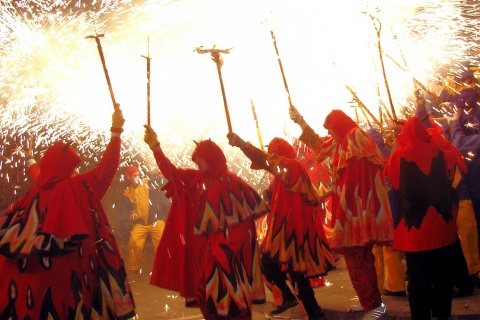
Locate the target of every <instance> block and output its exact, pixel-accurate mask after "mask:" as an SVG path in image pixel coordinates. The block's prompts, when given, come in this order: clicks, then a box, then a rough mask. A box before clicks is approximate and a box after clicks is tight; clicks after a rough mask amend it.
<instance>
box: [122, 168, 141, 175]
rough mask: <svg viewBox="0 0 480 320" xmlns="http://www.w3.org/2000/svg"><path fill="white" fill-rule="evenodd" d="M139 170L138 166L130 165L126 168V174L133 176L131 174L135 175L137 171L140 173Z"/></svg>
mask: <svg viewBox="0 0 480 320" xmlns="http://www.w3.org/2000/svg"><path fill="white" fill-rule="evenodd" d="M139 172H140V170H138V167H137V166H130V167H128V168H127V170H125V174H126V175H127V176H131V175H133V174H135V173H139Z"/></svg>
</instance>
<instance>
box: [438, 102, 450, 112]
mask: <svg viewBox="0 0 480 320" xmlns="http://www.w3.org/2000/svg"><path fill="white" fill-rule="evenodd" d="M438 107H439V108H440V110H441V111H442V112H444V113H452V112H453V108H452V104H451V103H450V102H442V103H440V104H439V105H438Z"/></svg>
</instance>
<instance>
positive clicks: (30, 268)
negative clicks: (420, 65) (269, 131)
mask: <svg viewBox="0 0 480 320" xmlns="http://www.w3.org/2000/svg"><path fill="white" fill-rule="evenodd" d="M445 81H446V82H448V86H445V87H444V89H443V91H442V94H441V95H440V96H439V99H440V100H441V102H442V103H441V104H437V105H435V106H434V107H432V106H427V103H426V102H427V99H426V98H425V97H424V96H422V95H417V97H416V101H415V110H414V112H413V113H414V114H413V115H410V116H408V117H407V116H406V117H405V119H402V120H397V121H394V123H393V125H394V127H391V128H362V127H361V125H360V124H359V123H357V122H356V121H354V120H353V119H352V118H351V117H349V116H348V115H347V114H346V113H344V112H343V111H341V110H337V109H333V110H332V111H331V112H330V113H329V114H328V115H327V117H326V118H325V119H324V122H323V127H324V128H325V129H326V130H327V132H328V135H326V136H320V135H318V134H317V133H316V132H315V131H314V129H313V128H312V127H311V126H310V125H309V124H308V123H307V122H306V120H305V119H304V117H303V116H302V115H301V112H300V110H299V109H297V108H296V107H295V106H293V105H292V106H290V109H289V111H288V112H289V116H290V118H291V120H292V121H293V122H294V123H296V124H298V125H299V127H300V128H301V135H300V136H299V138H298V140H295V144H294V143H293V141H292V143H290V142H288V141H287V140H285V139H283V138H280V137H275V138H273V139H272V140H271V141H270V142H269V144H268V150H263V149H260V148H257V147H255V146H254V145H253V144H252V143H250V142H247V141H244V140H243V139H242V138H241V137H240V136H238V135H237V134H236V133H234V132H229V133H228V134H227V139H228V141H229V143H230V145H231V146H233V147H238V148H239V149H240V150H241V151H242V152H243V154H244V155H245V156H246V157H247V158H248V159H250V161H251V166H250V168H248V169H250V170H264V171H265V172H266V173H267V174H269V176H270V177H271V179H270V186H268V187H269V188H268V192H266V193H265V194H264V195H261V194H259V193H258V192H257V190H256V189H255V188H253V187H252V186H251V185H250V184H249V183H248V181H244V180H243V179H241V178H240V177H239V176H237V175H236V174H235V173H233V172H231V171H230V170H229V164H228V163H227V158H226V157H225V153H224V151H223V150H222V149H221V148H220V147H219V146H218V145H217V144H216V143H215V142H214V141H212V140H203V141H199V142H195V148H194V151H193V153H192V155H191V160H192V162H193V163H194V164H195V165H196V169H191V168H183V167H179V166H176V165H175V164H174V163H173V162H172V161H171V160H170V159H169V157H168V155H167V154H166V153H165V152H164V150H163V149H162V147H161V143H160V141H159V139H158V136H157V134H156V132H155V131H154V129H153V128H152V127H150V126H145V136H144V141H145V143H146V144H147V145H148V146H149V147H150V149H151V152H152V155H153V157H154V159H155V161H156V165H157V166H158V171H157V172H155V173H152V174H149V175H148V174H143V170H142V168H141V167H139V166H138V165H136V164H131V165H130V166H128V167H127V168H126V169H125V170H124V171H123V172H124V174H123V176H124V177H125V181H126V182H127V185H126V186H125V188H124V189H123V190H122V192H121V194H119V195H118V199H116V200H115V203H116V211H115V214H116V215H117V221H119V222H120V224H119V226H118V227H117V228H116V233H115V232H114V231H113V229H112V226H111V224H110V222H109V219H108V218H107V215H106V213H105V208H104V206H103V205H102V198H103V197H104V195H105V194H106V193H107V191H108V189H109V187H110V185H111V184H112V181H113V180H114V179H115V176H116V174H117V172H118V171H119V164H120V146H121V143H122V141H121V138H120V136H121V133H122V132H123V129H122V128H123V124H124V122H125V119H124V118H123V115H122V112H121V109H120V106H119V105H116V107H115V109H114V113H113V115H112V127H111V139H110V142H109V144H108V145H107V147H106V149H105V152H104V154H103V157H102V158H101V160H100V161H99V162H98V164H97V165H96V167H94V168H93V169H91V170H89V171H88V172H86V173H79V172H77V171H76V168H77V167H78V166H79V164H80V162H81V157H80V156H79V155H78V153H77V152H76V151H75V149H74V148H72V146H71V145H70V143H69V142H66V141H58V142H56V143H55V144H53V145H52V146H50V147H49V148H48V150H47V151H46V152H45V154H44V155H43V157H42V158H41V159H40V163H39V164H38V163H37V161H36V159H35V157H34V156H33V155H31V154H30V155H29V157H28V158H27V160H26V171H27V173H28V175H29V177H30V179H31V181H32V185H33V186H32V187H31V189H30V190H29V191H28V192H27V193H26V194H25V195H24V196H23V197H22V198H20V199H19V200H18V201H16V202H15V203H13V204H12V205H10V206H9V207H8V208H7V209H6V210H4V211H2V212H1V213H0V270H1V271H2V276H1V277H0V318H2V319H51V318H53V319H129V318H133V317H134V316H135V303H134V297H133V295H132V292H131V288H130V284H129V280H128V276H129V275H131V274H135V273H138V272H140V271H141V268H142V262H143V261H144V259H145V258H144V256H145V254H146V252H145V241H146V239H147V237H148V236H150V238H151V241H152V243H153V252H152V253H151V254H152V255H155V257H154V265H153V270H152V274H151V278H150V284H152V285H156V286H160V287H162V288H166V289H170V290H174V291H178V292H179V294H180V295H181V296H182V297H184V298H185V305H186V306H187V307H190V306H195V307H198V308H199V309H200V310H201V313H202V315H203V317H204V318H205V319H251V318H252V305H253V304H261V303H265V301H266V292H265V290H266V289H268V290H277V292H278V293H279V297H278V298H279V299H276V300H275V308H274V309H273V310H272V311H271V312H270V313H269V315H270V316H272V317H275V316H277V315H279V314H281V313H283V312H285V311H287V310H289V309H290V308H293V307H295V306H297V305H300V306H301V309H302V310H303V311H304V313H305V317H307V318H308V319H312V320H313V319H326V318H327V317H326V315H325V312H324V310H323V309H322V307H321V304H322V302H321V301H317V299H316V298H315V294H314V289H313V285H312V279H315V278H318V277H322V276H325V275H327V274H328V272H329V271H331V270H333V269H335V261H336V258H337V257H340V256H341V257H343V259H344V260H345V263H346V267H347V270H348V274H349V277H350V280H351V283H352V285H353V287H354V289H355V291H356V293H357V295H358V299H359V302H360V304H361V307H362V308H363V311H364V319H379V318H381V317H383V316H384V315H386V313H387V308H388V305H386V304H385V303H384V301H383V299H382V296H383V295H393V296H408V301H409V306H410V313H411V317H412V319H420V320H425V319H431V318H432V317H435V318H437V319H448V318H449V317H450V316H451V308H452V299H453V298H455V297H460V296H465V295H471V294H473V292H474V287H475V286H479V285H480V278H479V276H480V253H479V237H478V232H479V226H480V223H478V222H479V219H480V195H479V193H478V190H479V188H480V187H479V183H480V182H479V181H480V179H478V170H480V162H479V161H480V160H479V159H480V157H477V156H476V155H477V154H478V153H479V152H480V139H479V137H480V136H479V134H480V132H479V130H480V129H479V124H480V111H479V106H478V100H479V90H478V86H477V82H476V79H475V77H474V75H473V72H472V71H471V70H470V69H469V68H466V70H465V72H463V73H462V75H461V77H458V78H457V79H452V78H449V79H446V80H445ZM425 94H427V93H425ZM430 94H431V93H430ZM445 110H447V111H445ZM445 112H447V113H446V114H445ZM387 130H389V131H391V132H394V138H393V142H392V140H389V141H388V144H387V143H386V139H385V136H384V133H385V131H387ZM389 139H391V136H390V137H389ZM299 142H301V143H302V144H303V148H304V150H303V151H304V153H303V154H302V156H300V154H301V152H300V150H299V149H300V147H299V144H298V143H299ZM307 148H308V150H309V153H310V156H309V158H308V159H305V158H302V157H304V156H305V154H306V153H305V150H306V149H307ZM307 161H314V162H317V165H318V167H315V168H317V171H319V172H320V171H321V172H320V173H312V172H310V171H311V170H310V167H307ZM320 165H321V166H325V167H326V168H327V169H325V170H324V167H321V166H320ZM325 172H327V173H328V174H324V173H325ZM142 174H143V178H142ZM319 176H321V178H320V180H322V181H321V182H319V181H318V180H319ZM320 184H321V185H323V186H325V185H328V188H327V189H328V193H327V192H325V190H321V189H323V188H319V185H320ZM267 194H268V197H267V196H266V195H267ZM327 197H328V199H329V209H328V211H329V219H326V217H325V214H326V213H325V203H326V199H327ZM259 219H262V221H264V223H265V224H266V230H265V234H263V235H262V236H261V239H262V241H261V243H260V242H259V241H258V239H259V234H258V232H259V231H258V228H257V225H256V223H257V221H259ZM326 220H329V222H328V224H327V223H326V222H325V221H326ZM432 235H435V236H432ZM117 240H118V241H119V243H118V244H117ZM122 242H125V244H126V246H127V253H126V255H127V256H128V261H127V263H125V262H124V260H123V253H122V250H120V249H119V247H120V245H121V244H122ZM404 261H405V263H404Z"/></svg>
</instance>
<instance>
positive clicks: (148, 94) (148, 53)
mask: <svg viewBox="0 0 480 320" xmlns="http://www.w3.org/2000/svg"><path fill="white" fill-rule="evenodd" d="M142 58H145V59H147V125H148V126H149V127H150V60H152V58H151V57H150V38H148V48H147V55H146V56H144V55H142Z"/></svg>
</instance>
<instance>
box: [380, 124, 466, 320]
mask: <svg viewBox="0 0 480 320" xmlns="http://www.w3.org/2000/svg"><path fill="white" fill-rule="evenodd" d="M458 168H463V169H465V163H464V161H463V159H462V156H461V153H460V152H459V151H458V150H456V149H455V148H454V147H453V145H452V144H451V143H450V142H449V141H447V140H445V139H444V138H443V137H442V136H441V135H440V134H438V133H435V131H427V129H426V128H425V126H424V124H423V123H422V121H421V120H420V119H418V118H416V117H413V118H411V119H409V120H408V121H407V122H406V124H405V126H404V128H403V130H402V132H401V133H400V134H399V135H398V140H397V146H396V148H395V149H394V150H393V152H392V154H391V155H390V158H389V160H388V162H387V164H386V166H385V169H384V170H385V173H386V176H387V177H388V179H389V180H390V182H391V183H392V186H393V188H395V189H396V190H398V192H399V202H398V216H397V218H396V220H395V221H394V225H395V238H394V242H393V247H394V249H396V250H400V251H404V252H405V256H406V262H407V270H408V278H409V281H408V300H409V304H410V313H411V316H412V319H421V320H425V319H426V320H428V319H431V318H432V316H433V317H436V319H448V318H449V317H450V315H451V308H452V296H453V288H454V285H453V284H454V273H455V272H454V271H455V259H453V258H452V257H456V256H457V255H456V254H455V250H457V248H459V246H460V244H459V240H458V236H457V225H456V215H457V210H458V197H457V195H456V192H455V190H454V188H453V186H452V184H453V180H454V177H455V172H456V170H457V169H458ZM432 235H434V236H432Z"/></svg>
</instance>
